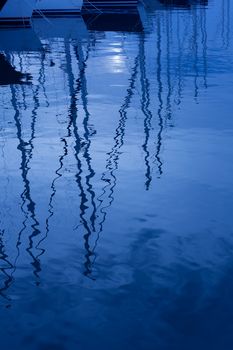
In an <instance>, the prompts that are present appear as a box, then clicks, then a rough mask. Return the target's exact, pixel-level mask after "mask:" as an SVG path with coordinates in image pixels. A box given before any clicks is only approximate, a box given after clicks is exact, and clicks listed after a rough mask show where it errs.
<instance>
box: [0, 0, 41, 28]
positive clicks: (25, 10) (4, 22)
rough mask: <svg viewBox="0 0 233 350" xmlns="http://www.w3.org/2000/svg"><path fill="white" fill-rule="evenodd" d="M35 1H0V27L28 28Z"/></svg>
mask: <svg viewBox="0 0 233 350" xmlns="http://www.w3.org/2000/svg"><path fill="white" fill-rule="evenodd" d="M36 1H37V0H30V1H28V0H0V27H24V28H25V27H30V25H31V16H32V12H33V9H34V8H35V7H36Z"/></svg>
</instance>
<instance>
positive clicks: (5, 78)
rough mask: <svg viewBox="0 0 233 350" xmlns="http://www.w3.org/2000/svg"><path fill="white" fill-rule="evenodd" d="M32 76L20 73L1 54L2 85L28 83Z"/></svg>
mask: <svg viewBox="0 0 233 350" xmlns="http://www.w3.org/2000/svg"><path fill="white" fill-rule="evenodd" d="M29 80H30V75H29V74H25V73H21V72H18V71H17V70H16V69H15V68H14V67H13V66H12V65H11V64H10V63H9V62H8V61H7V59H6V57H5V56H4V55H3V54H2V53H0V85H9V84H23V83H28V82H29Z"/></svg>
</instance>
